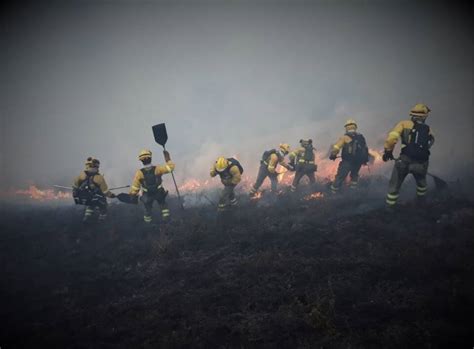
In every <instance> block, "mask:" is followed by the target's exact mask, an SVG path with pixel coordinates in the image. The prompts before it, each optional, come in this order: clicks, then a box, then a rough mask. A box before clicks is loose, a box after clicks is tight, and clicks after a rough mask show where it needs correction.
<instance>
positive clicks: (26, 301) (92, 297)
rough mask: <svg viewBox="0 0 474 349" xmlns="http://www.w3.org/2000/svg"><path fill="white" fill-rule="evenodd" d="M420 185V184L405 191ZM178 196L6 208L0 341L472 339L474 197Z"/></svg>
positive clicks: (265, 343) (304, 343) (168, 343)
mask: <svg viewBox="0 0 474 349" xmlns="http://www.w3.org/2000/svg"><path fill="white" fill-rule="evenodd" d="M410 194H411V193H410ZM242 201H243V202H242V204H241V207H240V208H239V209H238V210H236V211H235V212H233V213H232V214H229V215H226V216H223V217H222V216H221V217H216V213H215V210H214V208H213V207H211V206H210V205H208V206H202V207H194V208H189V209H187V210H186V211H185V212H184V213H181V212H179V211H178V210H177V209H175V210H174V213H175V216H174V219H173V221H172V222H171V223H169V224H167V225H158V226H156V227H152V228H146V227H144V226H143V224H142V223H141V209H140V208H139V207H135V206H127V205H123V204H117V205H111V207H110V214H109V218H110V219H109V221H108V222H107V223H106V224H104V225H96V226H83V225H82V224H81V223H80V219H81V210H80V208H79V207H72V206H55V207H50V206H45V205H43V206H21V207H20V206H15V205H3V206H2V219H1V226H0V228H1V233H0V239H1V240H0V258H1V266H2V267H1V268H2V274H1V275H2V277H1V279H0V280H1V281H0V282H1V288H0V290H1V293H0V300H1V307H0V316H1V318H2V326H1V329H0V346H1V348H2V349H8V348H21V347H27V348H32V347H46V346H47V347H51V348H53V347H63V348H66V347H67V348H117V347H118V348H157V347H160V348H190V347H193V348H254V347H267V348H275V347H280V348H320V347H325V348H359V347H362V348H382V347H385V348H401V347H422V348H423V347H426V348H440V347H448V346H449V347H452V348H454V347H459V348H460V347H472V345H473V344H474V341H473V335H472V333H473V331H472V330H473V325H472V324H473V323H474V321H473V320H474V319H473V314H474V312H473V310H474V273H473V266H474V234H473V232H472V228H473V223H474V210H473V207H474V205H473V202H472V201H470V200H469V199H467V198H466V197H462V196H458V195H445V196H443V197H430V198H429V200H428V202H427V203H426V205H425V206H423V207H422V206H420V205H418V204H417V203H415V202H410V201H409V202H406V203H402V204H401V205H400V206H399V207H398V208H397V209H396V210H395V211H394V212H391V213H390V212H387V211H386V210H385V209H384V208H383V207H382V206H381V203H383V201H382V198H381V196H380V195H379V196H377V197H371V196H370V195H369V194H367V193H364V192H362V193H359V194H358V195H347V194H346V195H341V196H339V197H329V198H324V199H322V200H321V199H318V200H313V201H309V202H306V201H304V200H303V201H302V200H299V199H298V198H292V197H290V196H288V195H282V196H281V197H279V198H278V199H277V200H275V202H274V203H273V204H271V203H270V204H268V205H264V204H263V203H262V204H260V203H259V204H255V203H249V202H246V201H245V200H242Z"/></svg>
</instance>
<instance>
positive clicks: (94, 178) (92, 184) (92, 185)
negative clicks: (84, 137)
mask: <svg viewBox="0 0 474 349" xmlns="http://www.w3.org/2000/svg"><path fill="white" fill-rule="evenodd" d="M99 166H100V161H99V160H98V159H94V158H93V157H88V158H87V160H86V163H85V169H84V171H83V172H82V173H81V174H80V175H79V176H78V177H76V179H74V183H73V185H72V189H73V191H72V196H73V198H74V201H75V202H76V204H79V205H86V210H85V211H84V218H83V221H84V222H89V221H90V220H91V219H92V217H93V215H94V213H95V211H96V210H98V211H99V221H104V220H105V218H106V217H107V199H106V198H115V194H113V193H112V192H110V191H109V189H108V187H107V183H106V182H105V178H104V176H103V175H101V174H100V173H99Z"/></svg>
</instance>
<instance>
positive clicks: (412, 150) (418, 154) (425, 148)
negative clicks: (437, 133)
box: [402, 122, 432, 161]
mask: <svg viewBox="0 0 474 349" xmlns="http://www.w3.org/2000/svg"><path fill="white" fill-rule="evenodd" d="M431 140H432V136H431V135H430V127H429V126H428V125H426V124H423V123H418V122H414V124H413V128H412V129H411V131H410V133H409V136H408V139H407V140H406V141H407V143H406V145H405V146H404V147H403V148H402V154H404V155H406V156H408V157H409V158H411V159H413V160H418V161H427V160H428V159H429V157H430V150H429V149H430V145H431V144H430V143H431Z"/></svg>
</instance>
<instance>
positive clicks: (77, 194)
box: [72, 188, 79, 198]
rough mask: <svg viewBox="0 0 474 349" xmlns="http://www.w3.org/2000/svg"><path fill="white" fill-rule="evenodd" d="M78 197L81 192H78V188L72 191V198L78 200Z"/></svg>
mask: <svg viewBox="0 0 474 349" xmlns="http://www.w3.org/2000/svg"><path fill="white" fill-rule="evenodd" d="M78 196H79V192H78V190H77V189H76V188H74V189H73V190H72V197H73V198H77V197H78Z"/></svg>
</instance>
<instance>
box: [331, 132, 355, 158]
mask: <svg viewBox="0 0 474 349" xmlns="http://www.w3.org/2000/svg"><path fill="white" fill-rule="evenodd" d="M350 142H352V138H351V137H349V136H348V135H343V136H342V137H340V138H339V139H338V140H337V142H336V143H334V145H333V146H332V149H331V154H332V155H337V154H339V151H340V150H341V149H342V148H344V146H345V145H346V144H349V143H350Z"/></svg>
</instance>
